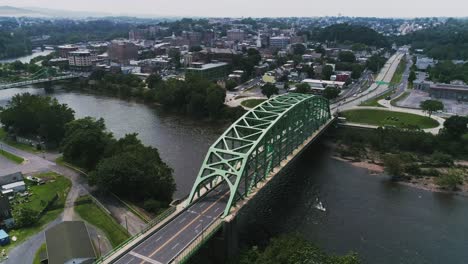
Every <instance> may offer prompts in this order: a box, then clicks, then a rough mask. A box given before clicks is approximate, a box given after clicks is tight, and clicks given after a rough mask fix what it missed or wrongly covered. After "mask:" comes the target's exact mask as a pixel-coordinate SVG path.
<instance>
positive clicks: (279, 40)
mask: <svg viewBox="0 0 468 264" xmlns="http://www.w3.org/2000/svg"><path fill="white" fill-rule="evenodd" d="M290 43H291V38H290V37H285V36H278V37H271V38H270V47H272V48H279V49H284V48H286V47H287V46H288V45H289V44H290Z"/></svg>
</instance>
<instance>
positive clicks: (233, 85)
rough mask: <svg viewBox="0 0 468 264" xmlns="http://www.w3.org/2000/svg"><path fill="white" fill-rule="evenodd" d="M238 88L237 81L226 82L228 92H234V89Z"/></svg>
mask: <svg viewBox="0 0 468 264" xmlns="http://www.w3.org/2000/svg"><path fill="white" fill-rule="evenodd" d="M236 87H237V82H236V81H234V80H231V79H229V80H227V81H226V90H228V91H233V90H234V88H236Z"/></svg>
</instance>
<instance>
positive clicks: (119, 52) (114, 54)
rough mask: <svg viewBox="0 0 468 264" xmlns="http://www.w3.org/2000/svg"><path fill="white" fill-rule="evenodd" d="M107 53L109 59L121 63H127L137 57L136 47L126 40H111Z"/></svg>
mask: <svg viewBox="0 0 468 264" xmlns="http://www.w3.org/2000/svg"><path fill="white" fill-rule="evenodd" d="M107 53H108V54H109V59H110V60H111V61H113V62H118V63H121V64H128V63H129V62H130V60H136V59H138V47H137V46H136V45H135V44H134V43H131V42H128V41H120V40H115V41H112V42H111V43H110V44H109V49H108V51H107Z"/></svg>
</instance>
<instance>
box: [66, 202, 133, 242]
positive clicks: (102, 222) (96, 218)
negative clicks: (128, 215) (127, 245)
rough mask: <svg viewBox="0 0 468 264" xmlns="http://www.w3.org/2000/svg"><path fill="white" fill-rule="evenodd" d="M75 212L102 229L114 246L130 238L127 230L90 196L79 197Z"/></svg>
mask: <svg viewBox="0 0 468 264" xmlns="http://www.w3.org/2000/svg"><path fill="white" fill-rule="evenodd" d="M75 212H77V213H78V215H79V216H80V217H81V218H82V219H83V220H85V221H86V222H88V223H90V224H92V225H94V226H95V227H97V228H99V229H101V230H102V231H103V232H104V233H105V234H106V236H107V238H108V239H109V241H110V242H111V244H112V246H113V247H116V246H118V245H119V244H121V243H122V242H124V241H125V240H127V239H128V238H129V235H128V233H127V231H126V230H125V229H124V228H123V227H122V226H121V225H119V224H118V223H117V222H116V221H115V220H114V219H113V218H112V217H111V216H109V215H108V214H107V213H106V212H104V211H103V210H102V209H101V208H100V207H99V206H97V205H96V204H95V203H94V202H93V200H92V199H91V198H90V197H89V196H83V197H80V198H78V199H77V201H76V203H75Z"/></svg>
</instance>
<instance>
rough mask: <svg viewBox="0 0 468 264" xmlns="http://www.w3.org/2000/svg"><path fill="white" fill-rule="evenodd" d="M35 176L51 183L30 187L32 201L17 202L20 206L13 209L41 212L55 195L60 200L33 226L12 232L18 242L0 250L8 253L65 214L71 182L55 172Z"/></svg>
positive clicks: (10, 233)
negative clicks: (23, 208) (20, 208)
mask: <svg viewBox="0 0 468 264" xmlns="http://www.w3.org/2000/svg"><path fill="white" fill-rule="evenodd" d="M35 176H36V177H38V178H42V179H46V180H49V182H47V183H46V184H43V185H34V186H30V187H29V192H30V193H32V196H31V197H30V198H29V200H30V201H29V202H23V203H21V204H20V203H19V201H18V200H17V201H15V202H17V203H18V204H16V205H14V204H12V207H13V208H16V207H18V206H23V207H29V208H32V209H34V210H36V211H41V210H43V209H44V207H45V206H46V204H47V203H48V201H50V200H51V199H52V198H53V197H54V196H55V194H58V199H57V200H56V201H55V202H54V203H53V204H52V205H51V206H50V207H49V209H48V210H47V211H46V212H44V214H43V215H42V216H41V217H40V218H39V219H38V221H37V222H36V223H35V224H34V225H33V226H30V227H25V228H19V229H12V230H10V232H8V234H9V235H10V237H13V236H16V238H17V241H15V242H12V243H11V244H10V245H7V246H5V247H0V249H5V250H6V251H8V250H9V249H10V248H12V247H14V246H16V245H19V244H21V242H23V241H24V240H25V239H26V238H28V237H29V236H32V235H34V234H37V233H38V232H39V231H41V230H42V229H43V227H44V226H45V225H46V224H48V223H49V222H51V221H53V220H55V219H56V218H57V217H58V216H59V215H60V214H61V213H62V212H63V209H64V206H65V199H66V197H67V195H68V191H70V187H71V182H70V180H69V179H67V178H65V177H63V176H61V175H59V174H57V173H54V172H47V173H41V174H37V175H35ZM41 201H44V202H41Z"/></svg>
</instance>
